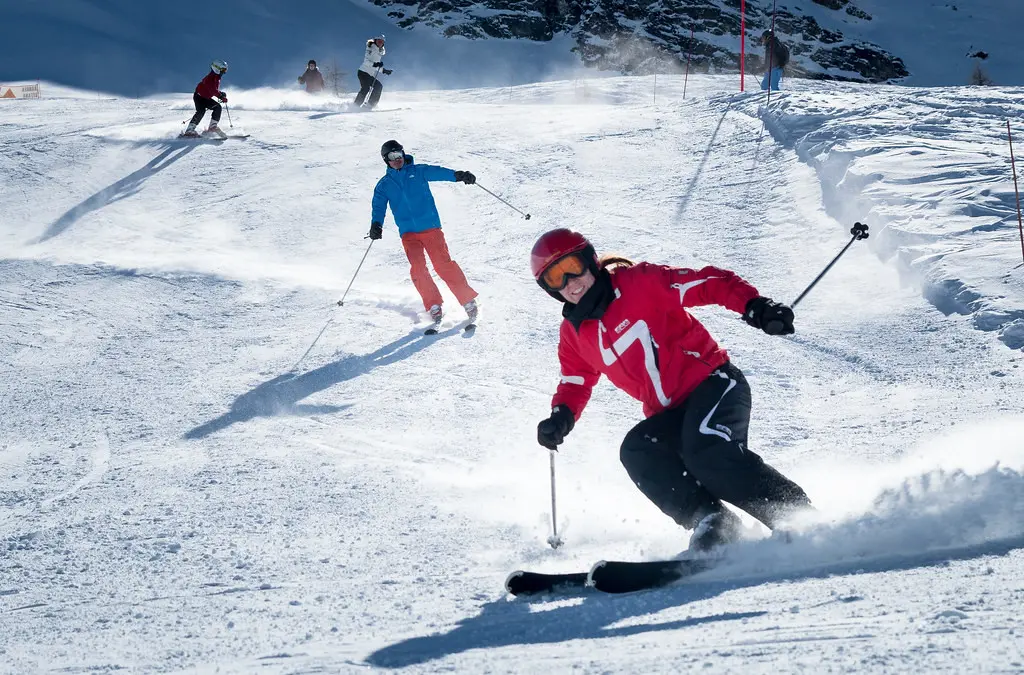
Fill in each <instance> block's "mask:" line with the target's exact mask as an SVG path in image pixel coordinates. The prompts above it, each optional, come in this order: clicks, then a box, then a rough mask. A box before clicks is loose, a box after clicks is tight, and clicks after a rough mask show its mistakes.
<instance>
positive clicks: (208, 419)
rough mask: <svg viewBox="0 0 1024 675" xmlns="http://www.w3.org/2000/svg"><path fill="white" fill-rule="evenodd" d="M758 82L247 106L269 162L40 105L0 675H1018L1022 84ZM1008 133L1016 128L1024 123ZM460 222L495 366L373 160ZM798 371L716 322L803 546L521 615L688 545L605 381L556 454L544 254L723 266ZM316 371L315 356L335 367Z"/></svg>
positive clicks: (2, 500) (737, 325)
mask: <svg viewBox="0 0 1024 675" xmlns="http://www.w3.org/2000/svg"><path fill="white" fill-rule="evenodd" d="M734 79H735V78H734V76H731V75H729V76H725V75H721V76H707V75H697V76H692V77H691V78H690V79H689V81H688V82H687V84H686V86H687V87H688V88H687V94H686V98H685V99H684V98H683V94H682V90H683V87H684V83H683V80H682V78H679V77H667V76H661V77H659V78H658V81H657V91H656V94H657V102H655V101H654V96H653V95H652V94H654V93H655V92H654V81H653V78H650V77H633V78H608V79H603V80H600V81H596V82H595V81H591V82H589V83H580V82H573V81H563V82H550V83H544V84H536V85H528V86H521V87H514V88H511V89H509V88H507V87H505V88H500V89H498V88H494V89H488V88H482V89H467V90H463V91H455V92H453V91H425V92H409V93H391V94H389V95H388V97H387V98H386V99H385V103H386V105H382V107H381V110H379V111H378V112H374V113H372V114H350V113H347V112H346V111H345V108H344V106H342V105H341V104H340V103H338V102H336V101H333V100H330V99H329V98H315V97H309V96H306V95H305V94H301V93H296V92H294V91H288V90H272V89H267V88H264V89H256V90H252V91H248V92H246V91H242V92H239V93H238V94H237V95H235V96H233V97H232V102H233V115H234V117H233V122H232V124H233V127H231V129H232V130H233V131H234V132H242V131H244V132H247V133H250V134H251V137H250V138H249V139H248V140H245V141H237V140H236V141H227V142H226V143H225V144H223V145H218V144H215V143H203V142H200V143H195V142H188V141H178V140H176V139H175V136H176V134H177V133H178V132H179V131H180V129H181V120H182V119H184V118H186V117H187V116H188V115H189V114H190V107H189V106H188V105H187V102H186V101H183V100H182V97H181V96H179V95H173V96H155V97H151V98H147V99H144V100H135V99H128V98H120V97H110V96H97V95H96V94H95V93H91V92H76V91H72V90H62V89H60V88H59V87H55V86H53V85H47V88H46V91H49V92H50V97H48V98H43V99H40V100H15V101H8V102H5V105H9V106H10V107H5V108H3V110H5V111H13V114H11V113H7V114H6V116H5V118H4V125H3V127H2V128H0V141H2V143H3V146H4V147H5V148H9V149H10V151H9V152H5V153H3V154H2V155H0V176H2V180H0V208H2V209H3V213H4V218H3V220H2V221H0V250H2V251H3V252H4V256H3V259H2V260H0V331H2V333H0V369H2V370H0V399H2V400H3V401H4V405H3V408H2V411H0V613H2V615H3V621H0V657H2V658H0V672H4V673H19V674H20V673H34V672H50V671H54V670H59V671H62V672H96V671H101V670H109V671H113V670H127V671H130V672H140V673H144V672H145V673H148V672H178V673H213V672H219V673H251V672H254V671H257V670H258V671H259V672H264V673H295V672H345V673H347V672H364V671H367V670H370V671H379V672H387V671H392V670H398V671H401V672H424V673H425V672H438V671H440V670H455V671H458V672H485V671H487V672H516V673H519V672H523V673H526V672H538V671H541V670H552V671H557V672H560V671H569V670H574V669H575V670H583V671H586V672H608V671H612V672H616V671H619V672H652V673H675V672H681V671H686V670H689V669H692V668H694V667H701V668H708V669H711V670H714V671H716V672H739V671H742V672H750V673H769V672H797V671H813V672H821V671H823V670H826V669H829V668H831V669H833V670H839V671H843V672H858V673H874V672H877V673H883V672H935V673H959V672H964V671H976V672H1016V671H1019V670H1021V669H1022V668H1024V654H1022V647H1021V641H1020V640H1018V639H1016V637H1017V636H1016V633H1017V632H1018V631H1019V625H1018V624H1019V607H1020V604H1021V602H1022V601H1024V585H1022V582H1021V578H1022V574H1021V572H1022V570H1024V420H1022V417H1021V403H1020V393H1019V392H1020V391H1021V386H1022V385H1024V381H1022V380H1024V375H1022V369H1021V368H1020V365H1021V362H1022V356H1024V354H1022V351H1021V346H1022V344H1024V343H1022V338H1021V332H1020V331H1021V327H1022V325H1024V317H1022V316H1021V311H1022V309H1024V273H1022V270H1024V266H1022V263H1021V260H1022V258H1021V250H1020V243H1019V241H1018V239H1017V237H1018V234H1017V231H1016V217H1015V214H1014V209H1013V197H1012V176H1011V173H1010V168H1009V162H1008V153H1007V152H1006V148H1005V146H1004V145H1003V143H1002V140H1001V138H1000V134H1001V133H1002V130H1003V129H1005V124H1006V120H1007V119H1009V120H1011V121H1015V120H1017V119H1020V117H1021V112H1022V111H1024V93H1022V92H1021V90H1019V89H1012V88H1003V89H999V88H988V89H972V88H949V89H942V88H937V89H928V90H920V89H914V88H906V87H879V86H866V85H858V84H849V83H846V84H841V83H827V82H811V81H803V82H794V83H793V89H792V90H791V91H787V92H784V93H782V94H780V95H778V96H777V97H773V102H772V104H771V108H770V110H769V112H768V113H767V114H763V111H762V110H761V108H762V106H763V105H764V99H763V97H762V96H761V95H757V94H749V93H748V94H735V93H729V94H722V93H719V92H721V91H723V90H725V89H728V88H729V82H731V81H733V80H734ZM1014 123H1015V122H1014ZM389 137H395V138H399V139H401V140H402V141H403V142H404V143H405V144H406V147H407V148H408V149H409V151H410V152H412V153H414V154H416V156H417V158H418V160H419V161H421V162H437V163H442V164H446V165H449V166H452V167H455V168H460V169H469V170H472V171H474V172H475V173H476V175H477V176H478V179H479V181H480V183H481V185H483V186H486V187H488V188H489V189H492V190H494V191H496V192H497V193H498V194H500V195H501V196H503V197H504V198H505V199H507V200H509V201H510V202H511V203H513V204H515V205H518V206H520V207H521V208H523V209H524V210H526V211H528V212H530V213H531V215H532V217H531V219H530V220H524V219H523V218H521V217H519V216H518V215H517V214H516V213H515V212H513V211H511V210H509V209H508V208H506V207H505V206H504V205H502V204H501V203H500V202H498V201H496V200H494V199H493V198H491V197H490V196H489V195H487V194H486V193H484V192H483V191H482V190H479V189H476V188H473V187H470V186H463V185H457V184H452V185H437V186H436V188H435V190H434V192H435V195H436V198H437V202H438V206H439V208H440V210H441V213H442V217H443V219H444V223H445V230H446V232H447V235H448V238H449V243H450V246H451V248H452V251H453V254H454V255H455V257H456V259H458V260H459V261H460V262H461V263H462V264H463V266H464V268H465V269H466V272H467V274H468V276H469V278H470V280H471V282H472V283H473V284H474V285H475V286H476V287H477V288H478V290H480V292H481V304H482V318H481V327H480V328H479V329H478V330H477V332H476V334H475V335H472V336H467V335H465V334H463V333H462V332H461V331H460V330H459V328H458V325H457V321H458V320H459V318H460V317H459V313H458V309H457V305H456V304H455V302H454V301H453V300H452V299H451V298H449V300H448V305H447V306H448V307H449V308H451V309H450V310H449V311H450V312H451V318H450V319H449V323H447V324H446V325H445V327H444V328H443V330H442V332H441V334H440V335H439V336H436V337H434V338H425V337H423V336H422V334H421V330H422V328H423V325H424V323H425V322H424V320H423V317H422V314H421V307H420V306H419V302H418V299H417V298H416V296H415V293H414V291H413V289H412V287H411V284H410V282H409V281H408V279H407V265H406V263H405V258H404V254H403V253H402V250H401V247H400V245H399V244H398V241H397V237H396V231H395V229H394V226H393V224H392V223H391V222H390V219H389V221H388V222H387V223H386V226H385V237H384V239H383V240H382V241H381V242H380V243H379V244H377V245H375V246H373V248H372V249H371V250H370V253H369V255H368V257H367V261H366V263H365V265H364V266H363V268H362V270H361V271H360V273H359V276H358V277H357V278H356V281H355V284H354V286H353V289H352V291H351V293H350V295H349V297H348V299H347V300H346V303H345V306H344V307H340V308H339V307H337V306H336V305H335V301H336V300H337V298H338V297H339V296H340V295H341V293H342V292H343V290H344V289H345V287H346V286H347V285H348V283H349V282H350V281H351V279H352V274H353V272H354V270H355V269H356V267H357V265H358V264H359V261H360V260H361V258H362V256H363V255H364V254H365V253H366V252H367V242H366V240H365V239H364V235H365V232H366V230H367V225H368V217H369V216H368V208H369V198H370V194H371V191H372V188H373V185H374V183H375V181H376V178H377V177H378V176H379V175H380V172H381V171H382V165H381V164H380V159H379V155H378V148H379V145H380V143H381V142H382V140H384V139H386V138H389ZM853 219H857V220H863V221H865V222H868V223H869V225H870V226H871V228H872V229H871V232H872V234H871V238H869V239H868V240H867V241H866V242H859V243H857V244H855V245H854V246H853V247H851V249H850V251H849V252H848V253H847V254H846V256H845V257H844V258H843V259H842V260H841V261H840V262H839V263H838V264H837V265H836V267H835V268H834V269H833V271H832V272H830V273H829V275H828V276H826V277H825V279H824V280H823V281H822V282H821V283H820V284H819V285H818V286H817V287H816V288H815V289H814V291H812V293H811V294H810V295H809V296H808V297H807V298H806V299H805V300H804V302H803V303H801V305H800V306H799V308H798V311H797V329H798V332H797V334H796V335H794V336H792V337H791V338H769V337H768V336H765V335H764V334H762V333H760V332H758V331H754V330H752V329H750V328H749V327H748V326H746V325H745V324H744V323H743V322H742V321H740V320H738V318H737V317H736V316H735V315H731V314H729V313H728V312H726V311H724V310H721V309H718V308H706V309H702V310H700V311H699V316H700V318H701V320H702V321H705V322H706V323H707V325H708V326H709V327H710V328H711V330H712V331H713V333H715V334H716V336H717V337H718V338H719V339H720V340H721V342H722V344H723V345H724V346H725V347H726V348H727V349H728V350H729V351H730V353H731V354H732V357H733V359H734V361H735V363H737V364H738V365H739V366H740V367H741V368H742V369H743V370H744V371H745V372H746V374H747V376H748V378H749V379H750V381H751V384H752V387H753V391H754V411H753V418H752V425H751V441H750V442H751V446H752V447H754V448H756V449H757V450H758V452H760V453H761V454H762V455H763V456H764V457H765V458H766V459H767V460H768V461H769V462H771V463H772V464H773V465H775V466H777V467H779V468H780V469H781V470H783V471H784V472H786V473H787V474H789V475H791V476H793V477H794V478H795V479H796V480H798V481H799V482H800V483H801V484H802V485H803V486H804V487H805V488H806V489H807V491H808V493H809V494H810V496H811V498H812V499H813V500H814V502H815V504H816V506H817V507H818V509H819V511H820V513H819V515H818V516H817V517H815V518H811V519H808V520H806V521H801V522H795V523H793V524H792V525H791V531H792V539H791V541H790V543H783V541H782V540H779V539H770V538H764V537H765V535H766V534H767V533H766V532H765V531H764V530H763V528H761V529H758V528H757V527H755V526H754V525H753V524H752V523H750V525H751V527H752V529H751V533H750V537H751V539H750V540H749V541H748V542H745V543H744V544H742V545H741V546H739V547H737V549H736V552H735V555H734V556H733V557H732V558H731V561H730V562H729V563H728V564H727V565H725V566H723V567H720V568H718V569H716V570H714V571H711V572H707V573H705V574H703V575H700V576H698V577H695V578H694V579H693V580H691V581H690V582H688V583H686V584H682V585H679V586H676V587H673V588H669V589H664V590H661V591H656V592H650V593H641V594H637V595H633V596H624V597H611V596H604V597H602V596H598V595H586V596H583V597H575V598H568V599H557V598H541V599H537V600H533V601H528V600H522V599H519V600H510V599H509V598H508V597H507V596H506V595H505V593H504V592H503V590H502V583H503V581H504V579H505V576H506V575H507V574H508V573H509V572H510V571H511V570H513V569H516V568H520V567H527V568H531V569H537V570H546V571H575V570H580V569H586V568H588V567H589V566H590V564H592V563H593V562H594V561H595V560H598V559H606V558H612V559H627V560H641V559H651V558H658V557H664V556H672V555H675V554H677V553H679V552H680V551H681V550H683V549H684V548H685V545H686V539H687V533H686V532H683V531H680V530H679V529H678V528H677V527H676V526H675V525H674V524H673V523H671V521H669V520H668V519H667V518H665V517H664V516H663V515H662V514H661V513H660V512H659V511H658V510H657V509H656V508H655V507H653V506H652V505H651V504H650V503H648V502H647V501H646V500H645V499H644V498H643V497H642V496H641V495H640V494H639V493H638V492H637V491H636V489H635V488H634V487H633V485H632V484H631V483H630V482H629V479H628V477H627V476H626V475H625V472H624V470H623V469H622V468H621V466H620V465H619V463H618V443H619V441H620V439H621V438H622V436H623V435H624V434H625V432H626V431H627V430H628V429H629V428H630V427H631V426H632V425H633V424H635V423H636V422H637V421H638V420H639V419H640V417H641V413H640V409H639V405H638V404H637V403H636V402H634V401H632V400H629V399H627V398H626V397H625V396H624V395H622V394H621V393H620V392H617V391H616V390H614V389H613V388H611V387H609V386H608V385H607V384H601V385H599V387H598V388H597V389H596V391H595V396H594V398H593V400H592V402H591V404H590V406H589V407H588V409H587V411H586V413H585V415H584V417H583V419H582V420H581V422H580V424H579V425H578V426H577V428H576V429H575V430H574V431H573V433H572V435H571V436H570V438H569V440H568V442H567V443H566V444H565V446H563V449H562V452H560V453H559V455H558V465H557V470H558V489H559V492H558V495H559V496H558V499H559V504H558V506H559V528H560V531H561V533H562V534H563V536H564V538H565V540H566V545H565V546H564V547H563V548H561V549H559V550H558V551H552V550H551V549H549V548H548V547H547V545H546V544H545V538H546V537H547V536H548V534H550V529H549V528H550V520H549V519H550V502H549V484H548V456H547V453H546V451H544V450H543V449H541V448H539V447H538V446H537V445H536V439H535V433H536V431H535V429H536V423H537V421H538V420H539V419H541V418H543V417H544V416H546V414H547V410H548V406H549V400H550V399H549V397H550V394H551V392H552V391H553V388H554V386H555V383H556V380H557V373H558V368H557V360H556V356H555V344H556V341H557V328H558V324H559V315H558V306H557V304H556V303H554V302H553V301H551V300H550V299H549V298H548V297H547V296H546V295H545V294H544V293H543V292H541V291H540V290H539V289H538V288H537V287H536V285H535V284H534V282H533V281H532V279H531V278H530V276H529V272H528V261H527V257H528V252H529V249H530V246H531V244H532V242H533V240H534V239H535V237H536V236H537V235H538V234H539V233H540V232H543V231H544V230H546V229H548V228H550V227H553V226H556V225H571V226H573V227H576V228H578V229H580V230H582V231H583V232H585V233H587V234H588V235H589V236H590V237H591V238H592V239H593V241H594V242H595V243H596V245H597V246H598V247H599V249H600V250H604V251H619V252H623V253H626V254H629V255H632V256H634V257H636V258H640V259H645V260H653V261H659V262H666V263H674V264H680V265H687V266H695V265H703V264H716V265H721V266H725V267H728V268H731V269H735V270H737V271H738V272H740V273H741V274H743V275H744V276H745V277H746V278H748V279H750V280H751V281H752V282H753V283H755V284H756V285H757V286H758V287H759V288H760V289H761V291H762V292H764V293H766V294H768V295H771V296H773V297H776V298H779V299H782V300H790V301H791V300H792V298H794V297H796V295H797V294H798V293H799V292H800V291H801V290H802V289H803V287H804V286H805V285H806V284H807V283H808V282H809V281H810V280H811V279H812V278H813V277H814V276H815V275H816V274H817V273H818V271H820V269H821V268H822V267H823V266H824V264H825V263H827V262H828V261H829V260H830V259H831V258H832V257H833V256H834V255H835V254H836V253H837V252H838V250H839V249H840V248H841V247H842V246H844V245H845V243H846V242H847V241H848V240H849V235H848V230H849V227H850V225H851V220H853ZM322 328H325V330H324V331H323V336H322V337H321V338H320V340H319V342H317V343H316V345H315V347H314V348H313V349H312V350H310V351H309V353H308V355H307V356H305V357H303V354H304V353H305V352H307V350H309V348H310V345H312V344H313V343H314V339H315V338H316V336H317V334H318V332H319V331H321V329H322Z"/></svg>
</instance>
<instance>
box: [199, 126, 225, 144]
mask: <svg viewBox="0 0 1024 675" xmlns="http://www.w3.org/2000/svg"><path fill="white" fill-rule="evenodd" d="M203 136H204V137H206V136H211V137H213V138H219V139H221V140H224V139H225V138H227V137H228V135H227V134H226V133H224V132H223V131H221V129H220V127H219V126H217V123H216V122H210V128H209V129H207V130H206V131H204V132H203Z"/></svg>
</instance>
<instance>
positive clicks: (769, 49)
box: [761, 30, 789, 91]
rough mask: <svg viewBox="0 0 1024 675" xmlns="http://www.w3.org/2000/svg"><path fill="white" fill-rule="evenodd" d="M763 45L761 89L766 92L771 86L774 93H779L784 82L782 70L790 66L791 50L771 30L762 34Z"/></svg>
mask: <svg viewBox="0 0 1024 675" xmlns="http://www.w3.org/2000/svg"><path fill="white" fill-rule="evenodd" d="M761 44H763V45H764V79H762V80H761V89H762V91H763V90H766V89H768V85H769V84H771V88H772V91H778V90H779V84H780V83H781V82H782V69H783V68H785V67H786V65H788V64H789V49H788V48H787V47H786V45H784V44H782V43H781V42H780V41H779V38H777V37H775V34H774V33H772V32H771V31H770V30H766V31H765V32H764V33H762V34H761Z"/></svg>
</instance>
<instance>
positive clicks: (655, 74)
mask: <svg viewBox="0 0 1024 675" xmlns="http://www.w3.org/2000/svg"><path fill="white" fill-rule="evenodd" d="M657 103H658V73H657V71H655V73H654V104H655V105H657Z"/></svg>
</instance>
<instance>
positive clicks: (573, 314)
mask: <svg viewBox="0 0 1024 675" xmlns="http://www.w3.org/2000/svg"><path fill="white" fill-rule="evenodd" d="M614 299H615V287H614V286H613V285H612V275H611V274H610V273H609V272H608V270H601V271H600V272H598V273H597V278H596V280H595V281H594V285H593V286H591V287H590V289H589V290H588V291H587V292H586V293H584V294H583V297H582V298H580V301H579V302H578V303H576V304H573V303H571V302H566V303H565V304H563V305H562V317H564V318H566V319H568V320H569V323H571V324H572V325H573V327H574V328H575V329H576V332H577V333H578V332H580V325H581V324H582V323H583V322H584V321H586V320H588V319H600V318H601V317H602V316H604V313H605V310H607V309H608V305H610V304H612V300H614Z"/></svg>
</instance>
